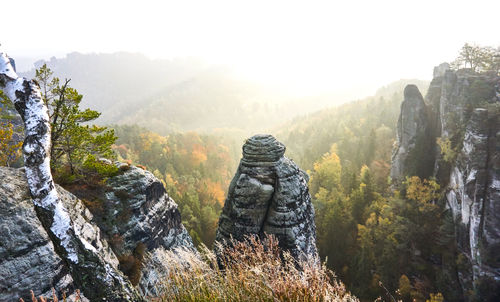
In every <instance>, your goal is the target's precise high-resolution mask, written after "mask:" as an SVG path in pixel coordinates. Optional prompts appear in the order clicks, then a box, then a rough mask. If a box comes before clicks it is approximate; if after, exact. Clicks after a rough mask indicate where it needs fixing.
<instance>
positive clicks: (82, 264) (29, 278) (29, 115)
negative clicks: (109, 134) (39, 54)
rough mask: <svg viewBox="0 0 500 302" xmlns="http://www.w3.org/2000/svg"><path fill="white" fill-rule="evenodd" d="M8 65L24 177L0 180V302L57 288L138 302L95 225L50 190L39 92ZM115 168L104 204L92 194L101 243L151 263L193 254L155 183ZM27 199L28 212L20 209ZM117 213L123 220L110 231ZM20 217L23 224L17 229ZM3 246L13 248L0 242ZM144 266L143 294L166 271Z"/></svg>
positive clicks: (2, 62)
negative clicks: (181, 251) (115, 239)
mask: <svg viewBox="0 0 500 302" xmlns="http://www.w3.org/2000/svg"><path fill="white" fill-rule="evenodd" d="M11 62H12V61H11V60H10V59H9V58H8V57H7V56H6V55H5V54H3V53H0V88H2V89H3V90H4V92H5V93H6V95H7V96H8V97H9V98H10V99H11V100H12V102H13V103H14V105H15V108H16V110H17V111H18V113H19V114H20V116H21V118H22V120H23V124H24V128H25V136H26V138H25V140H24V144H23V155H24V164H25V167H24V168H23V171H25V173H21V172H19V171H17V170H12V169H7V170H2V171H1V173H0V176H1V177H0V179H2V181H3V184H2V187H0V200H2V201H5V203H2V205H1V206H0V214H1V216H0V218H1V219H0V233H2V235H3V236H1V237H0V238H1V240H2V242H0V255H1V256H2V257H1V258H0V275H1V277H2V279H1V280H0V289H1V291H0V298H1V299H0V300H2V301H5V300H17V299H18V298H19V297H20V296H22V295H23V294H25V293H26V292H27V291H29V290H30V289H33V290H36V294H37V295H39V294H46V292H47V291H48V290H50V288H51V287H56V289H57V290H59V291H62V290H73V289H74V288H78V289H80V290H82V292H83V294H84V296H86V297H87V298H88V299H89V300H91V301H97V300H106V301H143V300H144V298H143V296H141V295H140V294H139V292H138V291H137V290H136V288H134V286H133V285H132V284H131V282H130V280H129V279H128V278H127V277H126V276H124V274H122V272H121V271H120V270H119V261H118V259H117V257H116V255H115V253H113V251H112V250H111V249H110V248H109V247H108V243H107V242H106V240H104V239H103V238H101V229H100V228H99V227H98V226H96V224H94V223H93V220H95V218H96V217H95V216H93V215H92V214H91V212H90V211H89V210H88V209H87V208H86V207H85V206H84V204H83V203H82V202H81V201H80V200H79V199H78V198H76V197H75V196H74V195H72V194H70V193H68V192H66V191H65V190H63V189H61V188H59V187H58V186H57V185H55V184H54V181H53V179H52V174H51V171H50V154H49V152H50V141H51V139H50V138H51V133H50V125H49V118H48V110H47V107H46V105H45V104H44V102H43V100H42V98H41V94H40V88H39V87H38V84H37V83H36V82H35V81H33V80H31V81H28V80H27V79H24V78H20V77H18V76H17V74H16V73H15V70H14V68H13V67H12V63H11ZM109 164H111V163H109ZM120 168H121V174H120V175H118V176H116V177H115V178H112V179H111V180H110V184H108V185H107V187H106V189H105V190H102V188H101V190H100V191H99V192H102V193H104V196H99V194H98V193H95V194H93V197H94V198H97V199H98V202H99V203H100V204H103V205H105V206H106V207H105V209H106V211H104V213H101V214H102V215H99V217H98V219H97V220H99V222H101V223H100V226H101V227H102V228H103V230H104V233H105V234H104V235H107V236H109V235H117V236H119V237H120V238H121V241H122V243H123V244H122V245H121V246H119V249H117V250H118V251H117V252H119V253H122V252H123V253H127V252H130V250H131V249H134V248H135V247H137V246H138V245H139V244H140V243H142V244H143V245H144V246H145V249H146V251H151V252H153V253H152V254H153V255H155V254H157V253H156V249H157V248H162V249H165V248H166V249H169V248H174V247H179V246H185V247H187V248H193V244H192V241H191V238H190V237H189V235H188V233H187V231H186V230H185V229H184V227H183V226H182V224H181V219H180V214H179V212H178V210H177V205H176V204H175V202H173V200H172V199H170V198H169V197H168V195H167V194H166V192H165V189H164V187H163V186H162V184H161V183H160V181H159V180H158V179H156V178H155V177H154V176H153V175H152V174H151V173H149V172H146V171H142V170H141V169H138V168H135V167H129V166H128V165H125V168H124V167H120ZM1 169H4V168H1ZM112 185H115V186H116V188H114V187H112ZM29 197H31V202H32V206H33V207H32V208H31V209H30V207H29V206H28V205H27V204H26V202H27V201H28V200H29V199H30V198H29ZM85 198H86V199H87V198H88V196H85ZM86 201H87V202H88V200H86ZM94 201H95V200H94ZM103 209H104V208H103ZM121 210H125V214H127V215H125V216H124V217H122V218H123V219H122V221H120V222H121V223H117V221H116V218H117V214H119V213H120V211H121ZM35 213H36V214H35ZM19 215H25V216H26V217H25V219H26V218H29V221H26V222H22V223H21V222H20V221H21V217H20V216H19ZM118 217H119V216H118ZM125 217H126V219H125ZM105 220H106V221H108V222H110V221H111V222H113V224H114V225H111V227H113V228H112V229H111V230H109V229H108V228H106V227H105V224H104V223H103V221H105ZM5 238H8V239H9V240H12V241H9V242H7V241H3V240H4V239H5ZM12 242H21V243H22V244H20V245H12ZM141 260H143V259H142V255H141ZM148 261H149V262H148ZM151 263H154V264H155V265H156V264H157V262H155V261H154V259H153V258H151V257H149V258H148V257H146V260H144V261H143V264H142V268H143V270H144V271H143V272H144V273H145V277H144V278H143V281H142V282H141V284H140V285H141V288H142V289H143V290H144V291H145V292H150V288H151V287H154V285H155V283H156V282H157V281H158V280H159V278H161V277H162V276H161V275H160V274H158V273H156V269H157V271H158V272H163V271H165V268H164V267H155V266H153V265H151ZM73 283H74V284H73ZM4 298H5V299H4Z"/></svg>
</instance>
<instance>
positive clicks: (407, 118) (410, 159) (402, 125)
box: [391, 85, 434, 180]
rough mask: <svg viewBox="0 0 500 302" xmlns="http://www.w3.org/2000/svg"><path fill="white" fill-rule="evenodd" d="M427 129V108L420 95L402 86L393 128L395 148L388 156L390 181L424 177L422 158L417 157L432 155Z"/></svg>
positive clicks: (425, 174)
mask: <svg viewBox="0 0 500 302" xmlns="http://www.w3.org/2000/svg"><path fill="white" fill-rule="evenodd" d="M428 126H429V121H428V116H427V107H426V105H425V102H424V98H423V97H422V94H421V93H420V91H419V90H418V88H417V86H415V85H408V86H406V88H405V90H404V101H403V103H402V104H401V114H400V115H399V119H398V125H397V140H396V142H397V146H396V149H395V151H394V153H393V155H392V162H393V164H392V167H391V178H392V179H393V180H401V179H403V180H404V176H405V175H418V176H420V177H426V176H428V169H425V168H426V167H427V165H426V164H425V163H423V162H422V158H418V155H420V154H428V152H433V147H434V145H433V144H429V141H431V140H429V128H428Z"/></svg>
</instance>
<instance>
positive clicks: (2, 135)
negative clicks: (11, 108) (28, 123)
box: [0, 123, 23, 167]
mask: <svg viewBox="0 0 500 302" xmlns="http://www.w3.org/2000/svg"><path fill="white" fill-rule="evenodd" d="M13 135H14V126H13V125H12V124H11V123H1V124H0V165H1V166H7V167H9V166H10V164H11V163H13V162H15V161H16V160H17V159H18V158H19V157H20V156H21V145H22V144H23V142H17V143H16V142H15V141H14V138H13Z"/></svg>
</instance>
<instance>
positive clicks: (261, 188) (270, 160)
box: [216, 135, 317, 259]
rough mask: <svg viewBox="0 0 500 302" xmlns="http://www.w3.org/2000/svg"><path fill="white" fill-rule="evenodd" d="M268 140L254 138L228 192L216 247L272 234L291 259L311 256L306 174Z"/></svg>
mask: <svg viewBox="0 0 500 302" xmlns="http://www.w3.org/2000/svg"><path fill="white" fill-rule="evenodd" d="M285 149H286V148H285V146H284V145H283V144H282V143H280V142H279V141H277V140H276V139H275V138H274V137H273V136H271V135H255V136H253V137H251V138H249V139H248V140H247V141H246V142H245V144H244V145H243V158H242V159H241V161H240V165H239V167H238V170H237V172H236V175H235V176H234V178H233V180H232V181H231V184H230V186H229V191H228V196H227V199H226V201H225V204H224V209H223V211H222V214H221V216H220V219H219V227H218V229H217V234H216V241H219V242H227V241H228V240H230V238H231V237H232V238H233V239H235V240H240V241H241V240H244V239H245V236H247V235H258V236H263V235H264V234H272V235H274V236H275V237H276V238H277V239H278V240H279V246H280V247H281V248H282V249H283V250H286V251H290V253H291V254H292V256H293V257H295V258H296V259H300V258H301V257H303V256H306V255H307V256H310V255H312V256H314V257H316V255H317V250H316V227H315V224H314V209H313V205H312V203H311V196H310V194H309V189H308V187H307V180H308V176H307V174H306V173H305V172H304V171H302V170H300V169H299V168H298V167H297V165H296V164H295V163H294V162H293V161H291V160H290V159H288V158H287V157H286V156H284V154H285Z"/></svg>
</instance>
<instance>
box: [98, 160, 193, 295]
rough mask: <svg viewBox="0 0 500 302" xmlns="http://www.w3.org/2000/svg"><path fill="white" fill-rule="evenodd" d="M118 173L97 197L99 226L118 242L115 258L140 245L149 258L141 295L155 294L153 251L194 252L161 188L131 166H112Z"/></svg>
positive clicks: (157, 271) (156, 278)
mask: <svg viewBox="0 0 500 302" xmlns="http://www.w3.org/2000/svg"><path fill="white" fill-rule="evenodd" d="M115 164H116V165H118V166H119V167H120V168H121V169H122V170H123V173H121V174H120V175H118V176H114V177H112V178H110V179H109V180H108V181H107V182H106V186H107V189H106V192H105V193H104V194H103V195H102V196H101V198H102V200H101V201H102V202H103V204H104V209H105V213H104V215H103V217H104V218H105V221H106V223H101V224H100V225H101V227H102V228H103V229H104V230H105V232H106V233H107V234H108V236H109V237H110V238H120V242H121V244H117V245H115V247H114V248H115V252H116V253H117V254H119V255H121V254H127V253H128V254H130V253H132V252H133V251H134V249H135V248H136V247H137V245H138V244H139V243H142V244H144V246H145V247H146V251H147V252H148V253H149V254H150V255H151V257H146V258H145V260H144V262H143V269H142V277H141V281H140V283H139V285H140V287H141V290H142V291H143V292H144V293H148V294H151V293H155V286H156V284H157V283H158V282H161V277H162V274H161V273H160V272H164V271H166V268H164V267H157V266H158V265H161V262H155V263H156V264H155V265H152V264H151V263H149V262H150V261H154V259H153V258H154V255H155V254H156V252H155V251H156V250H157V249H159V248H160V250H162V249H166V250H171V249H175V248H180V247H182V248H187V249H194V244H193V241H192V239H191V237H190V236H189V233H188V232H187V230H186V229H185V228H184V226H183V225H182V223H181V215H180V213H179V210H178V208H177V204H176V203H175V201H174V200H173V199H172V198H170V196H168V194H167V192H166V190H165V188H164V186H163V184H162V183H161V182H160V180H158V179H157V178H156V177H155V176H154V175H153V174H152V173H151V172H149V171H147V170H143V169H141V168H138V167H135V166H128V165H126V164H122V163H115Z"/></svg>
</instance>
